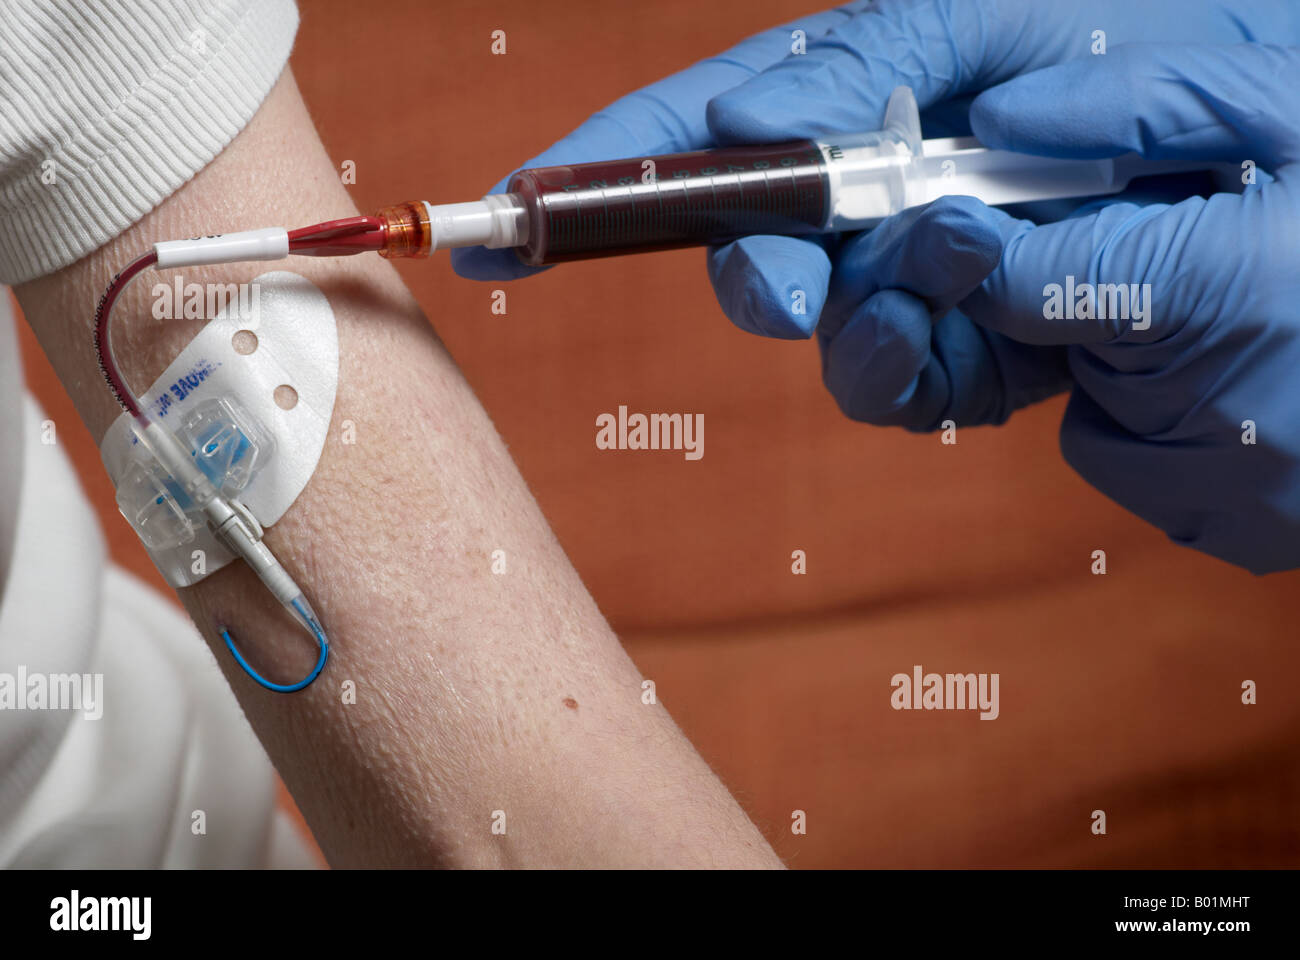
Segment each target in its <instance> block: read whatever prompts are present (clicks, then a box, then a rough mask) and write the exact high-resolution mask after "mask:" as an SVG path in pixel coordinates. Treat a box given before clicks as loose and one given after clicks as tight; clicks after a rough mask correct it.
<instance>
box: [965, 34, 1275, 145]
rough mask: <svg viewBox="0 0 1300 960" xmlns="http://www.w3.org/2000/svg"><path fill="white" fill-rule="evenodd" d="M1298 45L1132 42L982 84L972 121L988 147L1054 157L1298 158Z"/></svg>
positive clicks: (978, 134)
mask: <svg viewBox="0 0 1300 960" xmlns="http://www.w3.org/2000/svg"><path fill="white" fill-rule="evenodd" d="M1297 77H1300V50H1297V49H1296V48H1294V47H1292V48H1287V47H1274V46H1267V45H1264V44H1237V45H1228V46H1223V45H1212V44H1195V45H1188V44H1146V43H1142V44H1127V45H1125V46H1122V47H1115V48H1113V49H1112V50H1111V51H1110V52H1109V53H1107V55H1106V56H1104V57H1089V58H1087V59H1084V60H1077V61H1074V62H1072V63H1065V64H1061V65H1059V66H1053V67H1048V68H1046V69H1043V70H1038V71H1035V72H1034V73H1030V74H1026V75H1024V76H1021V77H1017V78H1016V79H1014V80H1009V81H1007V82H1006V83H1003V84H1001V85H999V86H996V87H993V88H991V89H989V90H986V91H984V92H983V93H981V94H980V95H979V96H978V97H977V98H976V99H975V101H974V103H973V105H972V106H971V115H970V120H971V128H972V130H973V131H974V133H975V135H976V136H977V137H979V139H980V141H981V142H982V143H983V144H984V145H985V146H988V147H992V148H994V149H1003V150H1018V151H1021V152H1024V153H1034V154H1040V155H1044V156H1053V157H1072V158H1080V159H1083V158H1097V157H1117V156H1120V155H1122V154H1125V153H1129V152H1135V153H1140V154H1142V155H1143V156H1144V157H1147V158H1149V159H1153V160H1187V159H1190V160H1204V161H1226V162H1231V163H1234V164H1238V163H1240V162H1241V161H1242V160H1243V159H1250V160H1253V161H1254V162H1255V163H1256V164H1257V165H1259V166H1260V167H1264V168H1266V169H1271V168H1272V167H1274V166H1278V165H1284V164H1286V163H1290V162H1293V161H1295V160H1297V159H1300V126H1297V124H1296V123H1295V118H1294V116H1291V115H1289V109H1290V106H1289V105H1291V104H1293V103H1294V101H1295V92H1294V89H1295V84H1296V78H1297Z"/></svg>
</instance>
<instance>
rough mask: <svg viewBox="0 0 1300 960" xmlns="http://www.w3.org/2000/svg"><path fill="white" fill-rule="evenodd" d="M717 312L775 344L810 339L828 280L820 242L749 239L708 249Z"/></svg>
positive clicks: (826, 259)
mask: <svg viewBox="0 0 1300 960" xmlns="http://www.w3.org/2000/svg"><path fill="white" fill-rule="evenodd" d="M709 279H710V280H711V281H712V282H713V292H714V293H715V294H716V295H717V298H718V303H719V304H720V305H721V306H722V312H723V313H725V314H726V315H727V317H728V318H730V320H731V322H732V323H734V324H735V325H736V326H738V327H740V329H742V330H745V331H748V332H749V333H756V334H758V335H760V336H764V337H774V338H776V339H778V340H805V339H807V338H808V337H810V336H812V332H813V329H814V328H815V327H816V326H817V320H818V318H819V317H820V316H821V312H822V305H823V304H824V303H825V302H826V292H827V288H828V286H829V284H830V279H831V261H830V258H829V257H828V256H827V254H826V249H825V246H824V245H823V242H819V241H817V240H805V239H801V238H798V237H773V236H753V237H744V238H742V239H740V240H737V241H735V242H734V243H728V244H725V245H723V246H720V247H715V248H713V249H711V250H710V251H709Z"/></svg>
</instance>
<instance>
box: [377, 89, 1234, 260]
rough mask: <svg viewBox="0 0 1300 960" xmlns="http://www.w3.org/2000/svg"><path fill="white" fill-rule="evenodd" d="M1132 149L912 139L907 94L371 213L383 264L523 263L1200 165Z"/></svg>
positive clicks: (853, 225)
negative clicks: (844, 119)
mask: <svg viewBox="0 0 1300 960" xmlns="http://www.w3.org/2000/svg"><path fill="white" fill-rule="evenodd" d="M1211 166H1212V165H1209V164H1205V163H1187V162H1175V163H1163V162H1152V161H1148V160H1144V159H1143V158H1142V157H1140V156H1138V155H1137V154H1130V155H1127V156H1124V157H1119V158H1115V159H1102V160H1062V159H1055V158H1050V157H1037V156H1030V155H1028V154H1022V153H1014V152H1011V151H1006V150H989V149H986V148H984V147H983V146H981V145H980V144H979V142H978V141H977V140H976V139H975V138H973V137H961V138H949V139H939V140H925V141H922V140H921V123H920V114H919V111H918V109H917V104H916V98H915V96H914V95H913V93H912V90H911V88H910V87H898V88H897V89H896V90H894V92H893V95H892V96H891V97H890V99H889V103H888V106H887V109H886V112H885V121H884V126H883V127H882V128H881V129H880V130H875V131H870V132H867V133H857V134H847V135H839V136H833V137H827V138H824V139H819V140H797V141H793V142H790V143H781V144H773V145H765V146H742V147H722V148H717V149H712V150H697V151H693V152H690V153H675V154H668V155H665V156H657V157H635V158H631V159H624V160H610V161H604V162H599V163H582V164H573V165H570V166H555V167H539V168H534V169H530V170H521V171H519V172H518V173H516V174H515V175H514V176H513V177H512V178H511V179H510V181H509V183H508V185H507V187H506V192H505V193H500V194H491V195H489V196H486V197H484V198H483V199H482V200H476V201H472V202H469V203H449V204H440V205H435V204H431V203H428V202H427V201H409V202H407V203H403V204H400V205H398V206H394V207H389V208H387V209H385V210H383V211H381V212H380V213H379V214H378V217H379V219H381V220H382V221H383V222H384V227H385V241H384V243H383V246H382V247H381V248H380V252H381V253H383V255H384V256H388V257H411V256H428V255H429V254H430V253H432V252H433V251H435V250H441V249H445V248H450V247H469V246H480V245H481V246H485V247H497V248H500V247H513V248H514V249H515V253H516V254H517V255H518V257H519V259H520V260H521V261H523V262H524V263H526V264H529V265H534V266H536V265H540V264H547V263H558V262H561V261H565V260H579V259H586V258H591V257H606V256H615V255H618V254H623V253H639V252H646V251H651V250H665V249H670V248H673V247H685V246H702V245H706V244H715V243H722V242H725V241H728V240H734V239H736V238H738V237H742V236H746V235H749V234H759V233H762V234H785V235H790V236H798V235H806V234H816V233H839V232H843V231H848V230H862V229H866V228H868V227H872V226H875V225H876V224H877V223H879V222H880V221H881V220H883V219H884V218H886V217H888V216H891V215H893V214H895V213H898V212H899V211H900V210H903V209H904V208H906V207H912V206H917V205H919V204H924V203H928V202H930V201H932V200H934V199H936V198H938V197H940V196H947V195H954V194H961V195H968V196H974V197H977V198H979V199H980V200H983V201H984V202H985V203H987V204H990V205H997V204H1007V203H1022V202H1027V201H1033V200H1055V199H1062V198H1068V197H1088V196H1102V195H1106V194H1112V193H1118V192H1119V191H1121V190H1123V189H1124V188H1125V187H1126V186H1128V183H1129V181H1130V180H1132V179H1133V178H1134V177H1137V176H1148V175H1151V174H1158V173H1171V172H1177V171H1185V170H1197V169H1208V168H1209V167H1211Z"/></svg>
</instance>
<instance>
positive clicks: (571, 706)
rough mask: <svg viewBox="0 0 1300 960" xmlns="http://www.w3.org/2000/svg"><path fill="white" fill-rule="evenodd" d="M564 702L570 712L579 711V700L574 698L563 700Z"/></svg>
mask: <svg viewBox="0 0 1300 960" xmlns="http://www.w3.org/2000/svg"><path fill="white" fill-rule="evenodd" d="M562 702H563V703H564V705H565V706H566V707H568V708H569V709H570V710H577V709H578V701H577V700H574V699H573V697H565V698H564V700H563V701H562Z"/></svg>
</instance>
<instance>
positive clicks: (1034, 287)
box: [962, 45, 1300, 344]
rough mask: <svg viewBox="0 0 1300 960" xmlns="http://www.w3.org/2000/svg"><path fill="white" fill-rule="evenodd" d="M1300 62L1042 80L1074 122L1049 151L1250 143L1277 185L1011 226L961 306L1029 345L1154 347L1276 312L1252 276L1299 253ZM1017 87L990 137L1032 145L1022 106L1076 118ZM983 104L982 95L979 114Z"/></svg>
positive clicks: (1192, 148) (1106, 69)
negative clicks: (1231, 318) (1091, 100)
mask: <svg viewBox="0 0 1300 960" xmlns="http://www.w3.org/2000/svg"><path fill="white" fill-rule="evenodd" d="M1101 61H1105V62H1101ZM1297 67H1300V51H1297V50H1294V49H1287V50H1283V49H1281V48H1276V47H1267V46H1262V45H1261V46H1249V47H1237V48H1231V49H1226V48H1214V47H1172V48H1168V49H1164V48H1161V49H1159V50H1152V51H1150V52H1149V54H1148V53H1144V52H1141V51H1138V52H1135V53H1133V54H1125V53H1122V52H1120V51H1115V52H1113V53H1111V54H1109V55H1108V56H1107V57H1099V58H1095V60H1094V61H1090V62H1087V63H1084V64H1079V65H1074V64H1071V65H1067V66H1064V67H1055V68H1051V69H1049V70H1044V71H1042V72H1041V73H1042V75H1043V76H1042V77H1041V79H1043V80H1045V81H1046V82H1048V83H1049V84H1050V85H1051V86H1052V87H1053V88H1054V89H1055V91H1056V93H1057V95H1058V96H1059V97H1061V98H1063V101H1062V102H1063V104H1064V107H1065V108H1066V109H1069V110H1072V111H1073V119H1072V120H1071V121H1070V123H1069V125H1068V129H1066V130H1058V131H1057V134H1056V139H1045V138H1042V137H1039V138H1038V139H1036V140H1034V141H1033V143H1034V145H1035V146H1036V148H1037V149H1040V150H1046V149H1061V150H1069V151H1084V152H1092V155H1105V154H1106V153H1111V154H1113V153H1116V152H1124V151H1127V150H1130V149H1134V148H1136V149H1140V150H1144V151H1146V152H1148V153H1149V154H1151V155H1154V156H1160V157H1171V156H1173V157H1183V156H1187V155H1193V156H1206V155H1208V156H1210V157H1215V156H1218V157H1230V156H1232V155H1233V153H1234V152H1235V153H1236V156H1238V157H1240V156H1242V153H1241V152H1240V151H1243V150H1246V149H1249V150H1250V152H1251V153H1253V154H1254V156H1255V157H1257V158H1259V159H1258V162H1259V164H1260V166H1261V167H1264V166H1271V167H1272V168H1273V171H1272V172H1273V173H1274V175H1275V177H1274V178H1273V179H1272V180H1271V181H1270V182H1268V183H1264V184H1262V185H1260V186H1258V187H1256V188H1252V189H1251V190H1249V191H1248V192H1247V193H1246V194H1244V195H1242V196H1237V195H1233V194H1216V195H1214V196H1211V197H1209V198H1202V197H1192V198H1189V199H1187V200H1184V201H1182V202H1181V203H1177V204H1174V205H1168V204H1148V205H1145V206H1140V207H1139V206H1137V205H1134V204H1129V203H1114V204H1110V205H1108V206H1106V207H1105V208H1104V209H1102V210H1099V211H1098V212H1096V213H1095V214H1093V215H1090V216H1080V217H1075V218H1073V219H1070V220H1066V221H1062V222H1059V223H1053V224H1048V225H1045V226H1041V227H1037V228H1035V227H1033V226H1032V224H1027V223H1025V222H1023V221H1012V220H1010V218H1007V219H1006V220H1004V221H1003V222H1002V234H1003V238H1004V241H1005V243H1006V250H1005V253H1004V255H1003V259H1002V263H1001V264H1000V265H999V267H998V269H997V270H996V271H994V273H993V274H992V275H991V276H990V277H989V279H988V280H987V281H986V282H985V283H984V284H983V285H982V286H981V288H980V289H979V290H978V291H976V292H975V293H974V294H972V296H971V297H969V298H967V300H966V301H963V303H962V309H963V310H964V311H966V312H967V313H968V314H969V315H970V316H971V318H972V319H973V320H975V321H976V322H978V323H981V324H984V325H986V326H988V327H989V328H990V329H993V330H997V331H1000V332H1002V333H1004V334H1006V335H1008V336H1011V337H1013V338H1015V339H1018V340H1022V341H1024V342H1027V343H1060V344H1066V343H1078V344H1102V343H1108V342H1112V341H1115V342H1120V343H1128V342H1138V343H1151V342H1154V341H1156V340H1161V339H1164V338H1168V337H1171V336H1172V335H1174V334H1175V333H1177V332H1178V331H1179V330H1180V329H1181V328H1182V327H1183V326H1184V325H1185V324H1188V323H1191V324H1194V325H1196V324H1203V323H1205V322H1209V321H1211V320H1213V319H1214V318H1215V317H1216V316H1217V315H1219V314H1220V313H1221V312H1222V311H1223V310H1224V308H1225V305H1231V309H1232V310H1233V311H1235V312H1242V311H1246V310H1253V309H1263V310H1264V311H1266V312H1265V313H1264V314H1263V315H1268V313H1267V310H1269V309H1270V308H1271V307H1273V306H1275V305H1271V304H1264V303H1261V297H1265V296H1268V295H1269V293H1270V292H1271V291H1273V290H1274V289H1275V285H1256V284H1254V283H1253V282H1252V278H1253V277H1255V276H1261V275H1262V276H1271V275H1274V274H1273V273H1272V271H1277V272H1278V275H1285V274H1286V272H1287V271H1288V269H1289V268H1288V267H1287V266H1286V260H1287V259H1288V258H1289V257H1290V255H1291V254H1290V250H1291V249H1293V248H1294V244H1293V243H1286V242H1279V241H1278V238H1287V237H1290V238H1296V237H1297V227H1296V222H1295V221H1296V218H1297V206H1298V205H1300V199H1298V197H1300V186H1298V185H1297V180H1300V174H1297V173H1296V171H1297V170H1298V169H1300V164H1297V162H1296V158H1297V157H1298V156H1300V133H1297V131H1296V127H1295V123H1294V117H1293V114H1294V102H1295V93H1294V92H1293V91H1292V90H1290V89H1288V86H1289V84H1288V78H1289V77H1294V76H1296V75H1297V69H1296V68H1297ZM1078 84H1086V86H1087V89H1088V91H1089V96H1092V95H1095V94H1096V92H1097V91H1098V90H1101V91H1103V93H1109V94H1111V95H1114V94H1116V93H1117V92H1118V91H1119V90H1120V89H1124V90H1127V91H1128V94H1127V97H1126V99H1124V100H1121V101H1114V100H1112V101H1110V106H1109V108H1099V107H1096V106H1086V105H1084V104H1083V103H1082V98H1080V97H1078V96H1074V95H1072V94H1070V93H1069V92H1068V91H1069V90H1070V89H1073V88H1074V87H1075V85H1078ZM1112 85H1114V86H1112ZM1005 89H1006V90H1008V91H1009V93H999V94H997V95H992V96H990V98H989V99H990V101H991V103H992V105H993V107H996V108H997V109H996V112H994V110H993V107H989V108H987V109H988V110H989V114H988V115H982V113H977V114H976V115H975V116H974V117H973V119H979V122H980V123H981V124H984V123H985V122H986V121H988V128H987V129H985V130H983V131H982V132H983V133H984V134H985V135H989V136H991V137H996V136H999V135H1001V132H1002V131H1005V132H1006V135H1007V136H1009V137H1013V138H1015V139H1013V140H1007V141H1005V142H1006V143H1008V144H1009V143H1012V142H1014V143H1017V144H1019V143H1022V142H1024V141H1023V140H1022V139H1020V138H1023V137H1026V136H1029V131H1030V129H1032V123H1030V124H1029V126H1022V123H1021V119H1020V117H1019V116H1017V117H1016V118H1015V119H1012V118H1011V113H1012V112H1014V111H1018V110H1021V109H1024V110H1027V111H1032V113H1033V117H1032V120H1035V121H1040V122H1046V121H1047V120H1048V118H1049V116H1050V115H1051V113H1052V112H1053V111H1055V110H1058V109H1062V108H1061V107H1056V106H1054V107H1052V108H1051V109H1049V108H1047V106H1046V105H1045V104H1043V103H1039V102H1038V100H1037V89H1038V88H1037V87H1036V86H1035V87H1033V88H1032V89H1031V87H1030V85H1029V83H1028V81H1025V82H1023V83H1022V82H1020V81H1017V82H1015V83H1011V84H1007V85H1006V87H1005ZM982 99H983V98H981V100H982ZM1054 102H1055V101H1054ZM1117 102H1121V103H1124V104H1125V106H1124V108H1123V109H1117V108H1116V106H1115V103H1117ZM984 109H986V108H982V107H981V106H980V102H979V101H977V104H976V110H977V111H983V110H984ZM1107 109H1109V110H1110V111H1112V112H1113V113H1114V114H1115V115H1114V116H1108V114H1107ZM992 118H996V119H997V120H998V123H996V124H995V123H992V122H991V119H992ZM1076 124H1077V125H1079V126H1080V127H1086V126H1089V125H1094V126H1095V131H1096V132H1094V133H1086V132H1085V133H1079V132H1078V127H1076V126H1075V125H1076ZM1189 152H1190V153H1189ZM1075 155H1078V153H1077V152H1076V154H1075ZM1282 309H1283V310H1285V309H1288V308H1287V307H1285V306H1283V307H1282Z"/></svg>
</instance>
